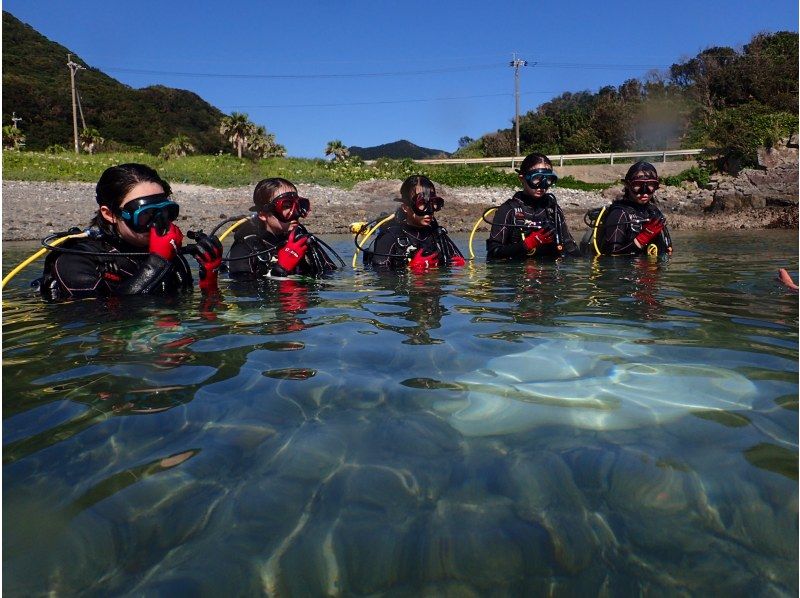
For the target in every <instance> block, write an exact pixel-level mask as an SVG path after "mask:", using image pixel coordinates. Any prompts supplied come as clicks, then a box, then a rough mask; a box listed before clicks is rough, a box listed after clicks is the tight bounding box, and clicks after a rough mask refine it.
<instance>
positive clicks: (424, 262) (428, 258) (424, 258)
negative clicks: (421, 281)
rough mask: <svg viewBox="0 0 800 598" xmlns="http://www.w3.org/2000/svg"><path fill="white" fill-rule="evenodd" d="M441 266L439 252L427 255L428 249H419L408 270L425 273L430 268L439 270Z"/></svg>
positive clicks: (409, 263)
mask: <svg viewBox="0 0 800 598" xmlns="http://www.w3.org/2000/svg"><path fill="white" fill-rule="evenodd" d="M438 266H439V252H438V251H433V252H430V253H427V254H426V249H425V248H424V247H423V248H421V249H417V252H416V253H415V254H414V256H413V257H412V258H411V261H409V262H408V268H409V269H410V270H411V271H412V272H423V271H425V270H427V269H428V268H437V267H438Z"/></svg>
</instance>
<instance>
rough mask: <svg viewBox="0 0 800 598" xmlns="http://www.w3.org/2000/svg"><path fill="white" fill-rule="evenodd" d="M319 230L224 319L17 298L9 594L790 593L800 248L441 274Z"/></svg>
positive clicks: (189, 303) (778, 244) (12, 254)
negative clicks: (321, 253)
mask: <svg viewBox="0 0 800 598" xmlns="http://www.w3.org/2000/svg"><path fill="white" fill-rule="evenodd" d="M456 240H457V242H458V244H459V245H460V246H461V247H462V249H464V250H465V251H466V245H467V240H466V238H465V237H457V238H456ZM329 241H330V242H331V244H332V245H333V247H334V248H335V249H337V250H338V251H339V252H340V253H342V254H343V256H344V258H345V261H346V262H347V263H348V267H347V268H346V269H344V270H343V271H341V272H339V273H336V274H335V275H334V276H332V277H330V278H329V279H325V280H319V281H308V280H298V281H288V282H287V281H283V282H281V281H274V280H271V281H267V282H266V283H265V284H263V285H261V286H250V285H241V284H234V283H232V282H230V281H225V280H223V281H222V283H221V289H222V293H221V296H220V297H219V298H217V299H215V300H204V299H203V298H202V297H201V296H200V294H199V293H198V292H195V293H194V294H193V295H190V296H188V297H184V298H180V299H163V298H148V297H134V298H129V299H124V300H117V299H114V300H105V301H99V300H82V301H75V302H70V303H65V304H60V305H48V304H45V303H43V302H41V301H40V300H39V299H38V297H37V296H36V295H35V293H33V292H32V290H31V289H30V288H29V286H28V284H29V282H30V280H31V279H32V278H35V277H36V276H37V275H38V274H39V272H40V267H41V265H40V264H36V265H34V266H32V267H31V268H29V269H28V270H26V271H23V273H22V274H20V275H18V276H17V277H16V278H15V279H14V280H13V281H12V282H11V283H10V284H9V286H8V287H7V288H6V290H5V292H4V293H3V590H4V592H5V593H6V594H7V595H9V596H11V595H41V594H44V593H47V592H54V593H55V594H57V595H73V594H82V595H109V594H114V595H117V594H137V595H195V594H204V595H262V594H268V595H293V596H304V595H353V594H359V595H361V594H370V595H391V596H406V595H407V596H416V595H420V594H427V595H453V596H456V595H457V596H482V595H487V594H491V595H541V594H548V595H555V596H561V595H564V596H575V595H596V594H603V595H712V594H713V595H756V596H779V595H786V596H793V595H796V594H797V592H798V581H797V580H798V558H797V557H798V486H797V477H798V476H797V472H798V412H797V409H798V407H797V401H798V373H797V372H798V367H797V365H798V296H797V294H796V293H792V292H790V291H787V290H786V289H785V288H783V287H782V286H780V285H779V284H778V283H777V282H776V281H775V272H776V270H777V268H778V267H780V266H785V267H788V268H789V270H790V271H791V272H792V273H793V274H794V275H795V276H796V274H797V255H798V248H797V233H796V231H760V232H755V233H749V232H748V233H745V232H714V233H684V234H680V233H676V234H675V239H674V241H675V246H676V252H675V255H674V256H673V257H671V258H670V259H668V260H648V259H629V258H604V259H601V260H588V259H576V260H564V261H563V262H549V263H536V262H527V263H500V264H486V262H485V260H484V259H483V255H484V252H483V249H482V247H478V245H480V244H482V241H481V242H477V241H476V253H478V259H476V260H475V261H474V263H469V264H468V265H467V266H466V267H463V268H458V269H452V270H446V269H445V270H442V271H439V272H431V273H427V274H423V275H406V274H400V275H377V274H375V273H372V272H364V271H362V270H360V269H356V270H355V271H354V270H353V269H352V268H350V265H349V263H350V259H351V257H352V243H351V242H350V241H349V240H348V239H346V238H343V237H342V238H333V239H329ZM30 251H31V247H30V246H24V245H23V246H17V245H8V244H7V245H6V247H5V248H4V252H3V258H4V260H3V269H4V272H7V271H8V270H9V269H10V268H11V267H12V266H13V265H14V264H16V263H17V262H18V261H20V260H21V259H22V258H23V257H25V256H26V255H28V254H29V253H30Z"/></svg>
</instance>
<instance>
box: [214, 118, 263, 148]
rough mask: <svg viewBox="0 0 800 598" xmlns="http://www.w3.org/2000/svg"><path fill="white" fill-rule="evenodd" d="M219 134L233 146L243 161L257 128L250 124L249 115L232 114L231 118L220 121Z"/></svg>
mask: <svg viewBox="0 0 800 598" xmlns="http://www.w3.org/2000/svg"><path fill="white" fill-rule="evenodd" d="M219 132H220V133H221V134H222V135H223V136H224V137H225V138H226V139H227V140H228V141H229V142H230V143H231V144H232V145H233V148H234V149H235V150H236V154H237V156H238V157H239V158H240V159H241V157H242V152H244V150H245V148H246V147H247V144H248V141H249V139H250V138H251V137H252V136H253V134H254V133H255V132H256V126H255V125H254V124H253V123H251V122H250V118H249V117H248V116H247V114H245V113H242V112H232V113H231V115H230V116H225V117H223V118H222V121H220V124H219Z"/></svg>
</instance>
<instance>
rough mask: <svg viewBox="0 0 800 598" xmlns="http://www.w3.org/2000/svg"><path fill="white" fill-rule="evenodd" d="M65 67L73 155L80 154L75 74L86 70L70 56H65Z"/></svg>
mask: <svg viewBox="0 0 800 598" xmlns="http://www.w3.org/2000/svg"><path fill="white" fill-rule="evenodd" d="M67 66H68V67H69V78H70V82H71V84H72V133H73V137H74V139H75V153H76V154H78V153H80V146H79V145H78V109H77V107H76V106H75V104H76V101H75V72H76V71H78V70H79V69H82V70H86V69H85V68H84V67H82V66H81V65H79V64H78V63H76V62H72V54H67Z"/></svg>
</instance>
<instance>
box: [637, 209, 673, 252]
mask: <svg viewBox="0 0 800 598" xmlns="http://www.w3.org/2000/svg"><path fill="white" fill-rule="evenodd" d="M665 224H666V220H664V217H663V216H660V217H656V218H651V219H650V220H648V221H647V222H645V223H644V226H643V227H642V232H640V233H639V234H638V235H636V243H638V245H639V247H645V246H646V245H647V244H648V243H649V242H650V241H652V240H653V239H654V238H655V237H656V236H657V235H658V234H659V233H660V232H661V231H662V230H664V225H665Z"/></svg>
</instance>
